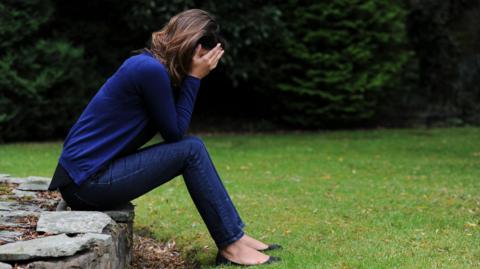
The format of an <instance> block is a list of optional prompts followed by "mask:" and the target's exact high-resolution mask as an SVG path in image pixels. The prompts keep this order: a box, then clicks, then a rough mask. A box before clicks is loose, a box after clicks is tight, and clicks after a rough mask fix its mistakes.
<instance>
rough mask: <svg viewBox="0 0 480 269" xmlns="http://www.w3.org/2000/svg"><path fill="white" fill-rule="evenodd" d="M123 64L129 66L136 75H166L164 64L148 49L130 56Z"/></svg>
mask: <svg viewBox="0 0 480 269" xmlns="http://www.w3.org/2000/svg"><path fill="white" fill-rule="evenodd" d="M124 64H125V65H127V66H130V68H131V71H133V72H134V73H136V74H138V75H137V77H143V76H145V75H148V74H156V75H159V74H161V75H166V76H168V72H167V68H166V67H165V65H164V64H163V63H161V62H160V61H159V60H158V59H157V58H155V57H154V56H153V55H152V54H151V53H150V52H148V51H144V52H141V53H138V54H136V55H132V56H130V57H129V58H128V59H127V60H126V61H125V62H124Z"/></svg>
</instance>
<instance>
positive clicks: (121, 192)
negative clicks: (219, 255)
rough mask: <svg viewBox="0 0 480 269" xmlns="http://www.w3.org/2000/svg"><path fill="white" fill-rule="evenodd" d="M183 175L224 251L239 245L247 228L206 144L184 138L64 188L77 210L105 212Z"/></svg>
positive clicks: (156, 146) (115, 162)
mask: <svg viewBox="0 0 480 269" xmlns="http://www.w3.org/2000/svg"><path fill="white" fill-rule="evenodd" d="M180 174H181V175H183V178H184V180H185V184H186V186H187V189H188V192H189V194H190V196H191V198H192V199H193V202H194V204H195V206H196V208H197V210H198V211H199V213H200V215H201V217H202V219H203V221H204V222H205V224H206V226H207V228H208V231H209V233H210V235H211V236H212V238H213V240H214V241H215V244H216V245H217V247H218V248H219V249H221V248H224V247H226V246H227V245H229V244H231V243H233V242H234V241H236V240H238V239H240V238H241V237H242V236H243V234H244V232H243V230H242V229H243V227H244V226H245V224H244V223H243V221H242V220H241V218H240V216H239V214H238V212H237V210H236V209H235V206H234V205H233V203H232V201H231V200H230V197H229V195H228V193H227V190H226V189H225V186H224V185H223V183H222V181H221V179H220V176H219V175H218V172H217V170H216V169H215V166H214V164H213V162H212V160H211V158H210V155H209V153H208V151H207V148H206V147H205V144H204V143H203V141H202V140H201V139H200V138H199V137H197V136H191V135H190V136H185V137H184V138H183V139H182V140H180V141H177V142H173V143H166V142H162V143H158V144H154V145H151V146H148V147H145V148H142V149H139V150H137V151H136V152H134V153H132V154H130V155H127V156H124V157H120V158H117V159H114V160H113V161H111V162H110V164H109V165H107V166H106V167H105V168H104V169H102V170H101V171H99V172H97V173H96V174H94V175H93V176H92V177H90V178H89V179H88V180H87V181H86V182H84V183H83V184H82V185H80V186H77V185H75V184H72V185H69V186H67V187H62V188H60V192H61V194H62V197H63V198H64V200H65V201H66V202H67V203H68V204H69V205H70V206H71V207H72V209H80V210H105V209H109V208H113V207H115V206H118V205H120V204H123V203H126V202H128V201H131V200H133V199H135V198H137V197H139V196H141V195H142V194H145V193H147V192H149V191H150V190H152V189H154V188H156V187H158V186H160V185H162V184H163V183H166V182H168V181H169V180H170V179H172V178H174V177H176V176H178V175H180Z"/></svg>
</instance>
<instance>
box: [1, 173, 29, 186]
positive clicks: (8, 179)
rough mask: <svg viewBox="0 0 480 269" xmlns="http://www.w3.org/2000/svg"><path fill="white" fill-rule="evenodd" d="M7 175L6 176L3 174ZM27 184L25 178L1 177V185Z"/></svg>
mask: <svg viewBox="0 0 480 269" xmlns="http://www.w3.org/2000/svg"><path fill="white" fill-rule="evenodd" d="M3 175H5V174H3ZM22 182H25V179H24V178H18V177H11V176H0V183H9V184H12V183H13V184H20V183H22Z"/></svg>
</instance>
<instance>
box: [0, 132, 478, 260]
mask: <svg viewBox="0 0 480 269" xmlns="http://www.w3.org/2000/svg"><path fill="white" fill-rule="evenodd" d="M199 136H200V137H202V138H203V139H204V141H205V144H206V145H207V148H208V150H209V152H210V154H211V157H212V159H213V161H214V163H215V164H216V167H217V170H218V172H219V174H220V176H221V177H222V179H223V181H224V183H225V185H226V187H227V189H228V191H229V193H230V195H231V198H232V200H233V202H234V203H235V204H236V206H237V209H238V210H239V212H240V214H241V216H242V219H243V220H244V222H245V223H246V224H247V226H246V228H245V231H246V232H247V233H248V234H251V235H253V236H254V237H257V238H260V239H262V240H264V241H265V242H275V243H280V244H282V245H283V246H284V247H285V249H284V250H280V251H276V252H272V254H274V255H278V256H281V257H282V258H283V262H282V263H280V264H278V265H270V266H268V268H480V191H479V190H480V140H479V138H480V129H478V128H458V129H429V130H426V129H410V130H374V131H339V132H325V133H291V134H268V135H259V134H258V135H199ZM60 149H61V142H57V143H28V144H7V145H0V173H1V172H5V173H10V174H12V175H16V176H27V175H39V176H50V175H51V174H52V172H53V169H54V168H55V164H56V161H57V158H58V154H59V153H60ZM135 204H136V205H137V207H136V213H137V216H136V227H137V228H148V229H151V230H152V231H153V232H154V234H155V236H156V237H158V238H159V239H162V240H169V239H174V240H175V241H176V243H177V244H178V245H179V247H180V248H181V249H183V250H184V253H185V255H188V256H189V258H190V259H197V260H199V261H200V263H201V264H202V267H204V268H210V267H211V266H212V264H213V258H214V255H215V251H216V249H215V245H214V243H213V241H212V240H211V238H210V236H209V234H208V231H207V229H206V227H205V226H204V224H203V222H202V220H201V218H200V216H199V214H198V213H197V211H196V209H195V207H194V205H193V203H192V201H191V199H190V197H189V195H188V192H187V190H186V188H185V186H184V183H183V179H182V177H178V178H176V179H174V180H172V181H170V182H168V183H166V184H164V185H162V186H160V187H159V188H157V189H155V190H153V191H151V192H150V193H148V194H147V195H145V196H143V197H141V198H139V199H137V200H135Z"/></svg>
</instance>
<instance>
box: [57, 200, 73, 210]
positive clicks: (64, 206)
mask: <svg viewBox="0 0 480 269" xmlns="http://www.w3.org/2000/svg"><path fill="white" fill-rule="evenodd" d="M67 210H71V209H70V207H69V206H68V204H67V202H65V200H63V199H61V200H60V202H58V205H57V208H56V209H55V211H67Z"/></svg>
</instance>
